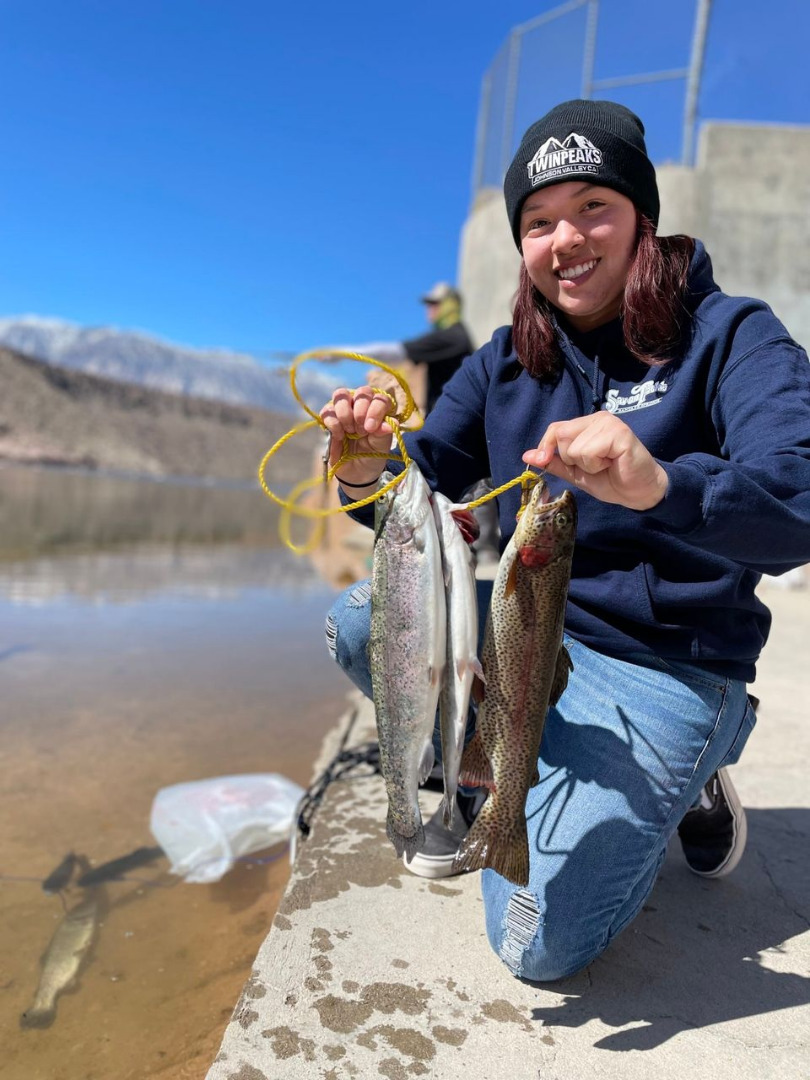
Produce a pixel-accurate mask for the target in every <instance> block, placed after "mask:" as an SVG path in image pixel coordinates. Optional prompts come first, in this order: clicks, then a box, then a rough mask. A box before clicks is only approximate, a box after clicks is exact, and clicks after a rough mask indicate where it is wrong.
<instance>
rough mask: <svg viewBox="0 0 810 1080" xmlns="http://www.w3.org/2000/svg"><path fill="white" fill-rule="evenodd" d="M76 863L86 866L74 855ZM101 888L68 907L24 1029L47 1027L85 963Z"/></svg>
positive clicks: (50, 947)
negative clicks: (61, 997) (62, 995)
mask: <svg viewBox="0 0 810 1080" xmlns="http://www.w3.org/2000/svg"><path fill="white" fill-rule="evenodd" d="M77 862H78V863H79V866H83V867H85V868H87V867H88V863H87V860H86V859H83V858H82V857H81V856H77ZM103 892H104V890H103V889H93V890H91V891H89V892H87V893H85V895H84V896H83V897H82V899H81V900H79V902H78V903H77V904H74V906H73V907H71V908H69V909H68V911H67V912H66V914H65V917H64V918H63V919H62V921H61V922H60V923H59V925H58V926H57V928H56V931H55V933H54V935H53V937H52V938H51V942H50V944H49V945H48V948H47V950H46V952H45V955H44V956H43V958H42V974H41V975H40V979H39V986H38V987H37V990H36V993H35V995H34V1001H33V1004H32V1005H31V1007H30V1008H28V1009H26V1010H25V1012H24V1013H23V1014H22V1016H21V1017H20V1025H21V1027H24V1028H45V1027H50V1026H51V1024H52V1023H53V1022H54V1020H55V1019H56V1001H57V998H58V997H59V995H60V994H63V993H64V992H65V991H66V990H69V989H70V988H71V987H72V986H73V985H74V983H75V982H76V977H77V976H78V974H79V971H80V969H81V967H82V964H83V963H84V961H85V959H86V957H87V955H88V953H89V952H90V949H91V947H92V945H93V940H94V938H95V936H96V930H97V928H98V924H99V916H100V912H101V905H102V900H103Z"/></svg>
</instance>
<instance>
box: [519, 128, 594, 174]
mask: <svg viewBox="0 0 810 1080" xmlns="http://www.w3.org/2000/svg"><path fill="white" fill-rule="evenodd" d="M601 164H602V151H601V150H600V149H599V147H598V146H594V145H593V143H592V142H591V141H590V139H586V138H585V136H584V135H577V134H576V132H573V131H572V132H571V134H570V135H569V136H568V138H567V139H564V140H563V142H560V140H559V139H555V138H554V137H553V136H552V137H551V138H550V139H546V141H545V142H544V143H543V145H542V146H541V147H540V149H539V150H538V151H537V153H536V154H535V155H534V157H533V158H532V160H531V161H530V162H528V163H527V165H526V168H527V170H528V173H529V179H530V180H531V183H532V187H536V186H537V185H538V184H543V183H545V182H546V181H548V180H556V179H557V178H558V177H560V176H567V175H568V174H569V173H576V174H577V175H579V174H581V173H593V174H594V175H596V174H597V173H598V172H599V166H600V165H601Z"/></svg>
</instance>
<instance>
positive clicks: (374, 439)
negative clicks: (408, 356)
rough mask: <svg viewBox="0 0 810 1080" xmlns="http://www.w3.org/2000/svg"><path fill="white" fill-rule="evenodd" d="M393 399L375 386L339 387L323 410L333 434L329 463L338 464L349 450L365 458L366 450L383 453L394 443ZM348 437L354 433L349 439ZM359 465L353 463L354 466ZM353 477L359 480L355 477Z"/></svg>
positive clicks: (322, 412)
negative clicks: (388, 416) (388, 418)
mask: <svg viewBox="0 0 810 1080" xmlns="http://www.w3.org/2000/svg"><path fill="white" fill-rule="evenodd" d="M391 407H392V406H391V401H390V399H389V398H388V397H386V396H385V395H384V394H380V393H378V392H377V391H376V390H375V388H374V387H373V386H360V387H358V388H357V389H356V390H349V389H347V388H346V387H339V388H338V389H337V390H335V391H334V393H333V394H332V397H331V398H330V400H329V401H327V402H326V404H325V405H324V406H323V408H322V409H321V411H320V414H319V415H320V417H321V419H322V420H323V423H324V426H325V427H326V429H327V431H328V432H329V434H330V435H331V441H330V444H329V463H330V465H334V464H335V463H336V462H337V461H339V460H340V458H341V457H343V456H344V454H345V453H346V452H347V451H348V452H349V453H350V454H351V455H353V456H354V455H356V456H357V457H358V458H362V455H363V454H364V453H382V452H384V451H386V450H388V449H389V447H390V445H391V435H392V434H393V428H392V427H391V425H390V424H389V423H388V422H387V421H386V414H387V412H388V411H389V410H390V409H391ZM347 436H352V438H351V439H348V440H347V438H346V437H347ZM357 467H358V466H353V469H355V468H357ZM352 479H355V477H354V476H352Z"/></svg>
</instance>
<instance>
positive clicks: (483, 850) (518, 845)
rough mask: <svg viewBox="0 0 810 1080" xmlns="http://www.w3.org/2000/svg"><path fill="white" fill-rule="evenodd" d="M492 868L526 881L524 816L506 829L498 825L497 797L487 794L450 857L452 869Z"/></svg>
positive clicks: (514, 880) (510, 878)
mask: <svg viewBox="0 0 810 1080" xmlns="http://www.w3.org/2000/svg"><path fill="white" fill-rule="evenodd" d="M487 868H488V869H490V870H494V871H495V873H496V874H500V875H501V877H504V878H506V879H507V880H508V881H511V882H512V883H513V884H514V885H521V886H523V887H524V888H525V886H527V885H528V884H529V836H528V833H527V831H526V819H525V817H523V815H521V816H520V819H519V821H516V822H515V823H514V825H513V827H512V828H510V829H509V830H508V831H505V830H504V829H503V825H502V824H501V825H499V824H498V812H497V800H496V799H494V798H493V797H492V796H490V797H489V798H488V799H487V801H486V802H485V803H484V806H483V808H482V810H481V813H480V814H479V815H478V817H477V818H476V819H475V821H474V822H473V824H472V826H471V828H470V831H469V832H468V833H467V835H466V836H465V837H464V839H463V840H462V842H461V847H460V848H459V849H458V852H457V853H456V857H455V859H454V860H453V871H454V872H457V873H461V872H462V871H464V870H484V869H487Z"/></svg>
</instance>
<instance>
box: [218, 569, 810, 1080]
mask: <svg viewBox="0 0 810 1080" xmlns="http://www.w3.org/2000/svg"><path fill="white" fill-rule="evenodd" d="M765 599H766V602H767V603H768V604H769V606H771V607H772V608H773V609H774V612H775V616H776V620H775V629H774V635H773V639H772V641H771V643H770V644H769V646H768V651H767V653H766V657H765V659H764V660H763V664H762V668H761V673H760V677H759V679H758V681H757V685H756V688H755V689H756V692H757V694H759V696H760V697H761V698H762V701H763V705H762V707H761V710H760V722H759V725H758V727H757V730H756V731H755V733H754V735H753V736H752V739H751V742H750V743H749V747H748V750H747V751H746V755H745V756H744V758H743V761H742V762H741V763H740V765H739V766H738V767H736V768H735V770H734V778H735V783H737V786H738V788H739V790H740V793H741V795H742V798H743V802H744V803H745V805H746V807H747V809H748V821H749V848H748V851H747V852H746V855H745V857H744V859H743V861H742V863H741V864H740V866H739V867H738V869H737V870H736V871H735V873H734V874H733V875H732V876H730V877H729V878H727V879H723V880H721V881H715V882H710V881H704V880H701V879H699V878H697V877H695V876H694V875H693V874H691V873H690V872H689V871H688V869H687V868H686V865H685V863H684V861H683V858H682V855H681V853H680V850H679V846H678V844H677V842H676V843H675V844H673V846H672V850H671V851H670V853H669V857H668V859H667V861H666V863H665V866H664V870H663V873H662V875H661V878H660V880H659V883H658V884H657V886H656V889H655V891H654V893H653V895H652V897H651V899H650V902H649V904H648V905H647V907H646V908H645V910H644V912H643V913H642V914H641V916H639V918H638V919H637V920H636V921H635V922H634V923H633V924H632V925H631V926H630V928H629V929H628V930H627V931H626V932H625V933H624V934H623V935H622V936H621V937H620V938H619V939H618V940H617V941H616V942H615V943H614V944H613V945H612V946H611V948H610V949H609V950H608V952H607V953H606V954H605V956H604V957H603V958H601V959H600V960H599V961H597V962H596V963H595V964H593V965H591V967H590V968H588V969H587V971H585V972H583V973H581V974H580V975H577V976H574V977H573V978H571V979H566V980H563V981H560V982H557V983H553V984H548V985H546V986H536V985H531V984H528V983H522V982H519V981H517V980H515V979H514V978H512V976H511V975H510V974H509V973H508V971H507V970H506V968H505V967H504V966H503V965H502V964H501V962H500V961H499V960H498V959H497V957H496V956H495V955H494V954H493V953H492V951H491V949H490V947H489V944H488V942H487V940H486V936H485V933H484V926H483V912H482V902H481V898H480V891H479V882H478V876H477V875H469V876H464V877H460V878H452V879H449V880H446V881H444V882H428V881H425V880H423V879H420V878H417V877H414V876H413V875H411V874H409V873H408V872H407V871H406V870H405V869H404V867H403V866H402V864H401V863H400V862H399V861H398V860H397V859H396V857H395V855H394V853H393V850H392V848H391V845H390V844H389V842H388V840H387V839H386V837H385V828H384V821H385V811H386V800H385V792H384V788H383V785H382V781H381V780H380V778H379V777H372V778H365V779H347V780H346V781H343V782H339V783H335V784H333V785H332V786H331V787H330V788H329V789H328V790H327V793H326V797H325V799H324V802H323V804H322V806H321V808H320V810H319V811H318V813H317V815H316V817H315V819H314V823H313V831H312V833H311V835H310V837H309V838H308V839H307V840H306V841H302V842H301V844H300V845H299V848H298V855H297V859H296V862H295V865H294V868H293V871H292V876H291V879H290V882H289V886H288V889H287V892H286V894H285V897H284V899H283V902H282V904H281V907H280V909H279V911H278V914H277V915H276V917H275V920H274V923H273V928H272V931H271V933H270V934H269V936H268V938H267V939H266V941H265V943H264V945H263V946H262V948H261V950H260V952H259V955H258V957H257V958H256V964H255V967H254V971H253V975H252V977H251V979H250V981H249V982H248V983H247V985H246V986H245V989H244V991H243V993H242V997H241V999H240V1001H239V1003H238V1005H237V1007H236V1010H235V1012H234V1015H233V1018H232V1020H231V1023H230V1025H229V1026H228V1028H227V1030H226V1032H225V1037H224V1040H223V1043H222V1049H221V1051H220V1054H219V1056H218V1057H217V1059H216V1061H215V1063H214V1064H213V1066H212V1067H211V1070H210V1071H209V1073H208V1080H287V1078H290V1080H295V1078H299V1077H301V1078H304V1077H306V1078H308V1080H310V1078H315V1077H317V1078H323V1080H346V1078H355V1077H361V1078H362V1077H380V1076H382V1077H386V1078H388V1080H410V1078H412V1077H419V1076H428V1077H437V1078H441V1080H456V1078H458V1080H461V1078H463V1080H496V1078H497V1080H501V1078H502V1077H508V1078H509V1080H541V1078H543V1080H583V1078H587V1077H596V1076H599V1077H621V1078H623V1080H628V1078H636V1077H637V1078H639V1080H642V1078H643V1080H648V1078H649V1077H651V1076H654V1077H656V1080H670V1078H671V1080H682V1078H683V1077H687V1076H698V1075H701V1074H703V1072H704V1071H708V1072H710V1074H711V1076H712V1077H713V1080H732V1078H735V1080H736V1078H738V1077H749V1076H750V1077H752V1078H753V1077H756V1078H757V1080H768V1078H774V1080H776V1078H779V1080H799V1078H800V1077H806V1076H807V1075H808V1071H809V1070H810V1056H808V1051H807V1048H806V1045H805V1043H804V1038H805V1037H806V1013H805V1012H803V1011H802V1010H801V1006H802V1005H806V1004H807V1002H808V1000H810V978H808V975H809V974H810V933H808V927H809V926H810V921H808V911H807V903H808V896H810V888H808V886H809V885H810V869H809V868H808V865H807V862H808V860H807V851H808V842H807V837H808V833H810V810H808V809H807V806H808V799H807V786H806V769H805V767H804V765H803V762H804V761H805V760H806V748H807V746H808V742H810V735H809V734H808V730H807V724H806V718H805V715H804V714H805V704H804V703H805V702H806V701H807V700H808V699H810V693H808V691H810V671H808V669H807V665H806V664H804V665H803V667H802V670H797V667H798V665H796V664H795V663H794V660H793V657H795V656H796V647H797V646H798V644H799V642H802V641H804V642H806V640H807V634H808V629H810V594H808V593H807V591H804V590H803V591H801V592H793V593H788V592H781V591H773V592H771V591H769V592H768V595H767V597H766V598H765ZM350 723H351V724H352V725H353V727H352V738H351V742H352V744H358V743H361V742H363V741H365V740H367V739H373V738H375V730H374V723H373V715H372V710H371V707H370V705H369V703H367V702H364V701H362V700H357V699H352V702H351V707H350V711H349V713H348V714H347V715H346V716H345V717H344V718H343V719H342V721H341V723H340V725H339V726H338V727H337V728H336V729H335V731H334V732H333V733H332V734H331V735H330V737H329V739H328V740H327V742H326V744H325V746H324V748H323V753H322V755H321V760H320V761H319V763H318V765H317V767H316V773H318V772H320V770H321V769H322V768H323V766H325V764H326V763H327V762H328V761H330V760H331V758H332V756H333V755H334V753H335V751H336V749H337V747H338V744H339V741H340V738H341V735H342V733H343V732H344V731H345V728H346V726H347V725H348V724H350ZM803 750H804V751H805V753H803ZM428 802H429V800H428V799H426V809H427V812H431V811H432V809H433V805H435V803H431V805H428Z"/></svg>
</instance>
